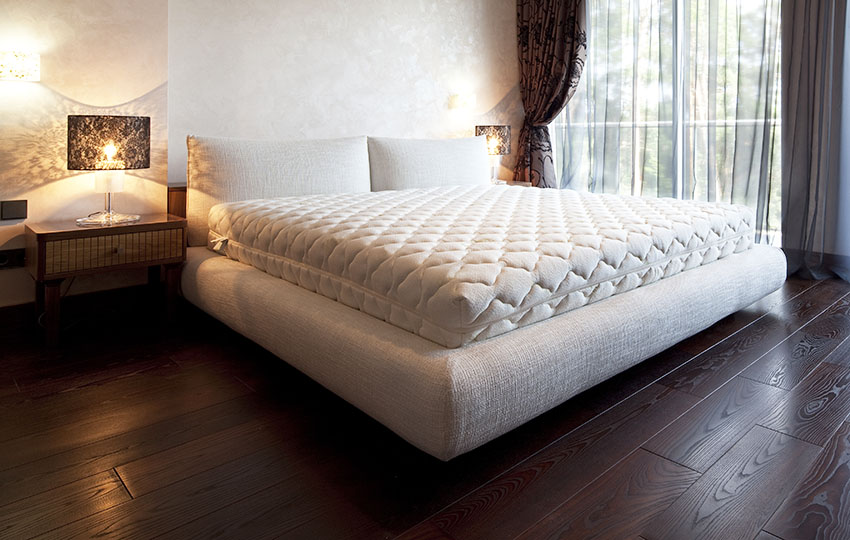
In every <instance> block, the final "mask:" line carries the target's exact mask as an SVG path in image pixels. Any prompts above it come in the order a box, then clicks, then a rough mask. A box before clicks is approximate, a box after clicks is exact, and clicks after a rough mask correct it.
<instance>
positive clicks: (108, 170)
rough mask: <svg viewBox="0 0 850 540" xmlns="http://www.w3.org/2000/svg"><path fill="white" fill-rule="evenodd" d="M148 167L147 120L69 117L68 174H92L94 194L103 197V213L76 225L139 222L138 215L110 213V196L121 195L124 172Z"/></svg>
mask: <svg viewBox="0 0 850 540" xmlns="http://www.w3.org/2000/svg"><path fill="white" fill-rule="evenodd" d="M150 166H151V119H150V117H148V116H94V115H71V116H69V117H68V170H69V171H95V179H94V184H95V192H97V193H104V194H105V195H104V199H105V200H104V206H105V209H104V211H102V212H95V213H93V214H90V215H88V216H86V217H82V218H79V219H78V220H77V225H79V226H81V227H85V226H110V225H116V224H119V223H132V222H134V221H138V220H139V216H138V215H135V214H119V213H117V212H114V211H113V210H112V194H113V193H118V192H121V191H124V171H125V170H131V169H147V168H148V167H150Z"/></svg>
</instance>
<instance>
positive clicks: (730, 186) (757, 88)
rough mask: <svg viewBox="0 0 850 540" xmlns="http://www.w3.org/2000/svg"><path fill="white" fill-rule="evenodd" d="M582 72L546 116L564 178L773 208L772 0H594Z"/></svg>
mask: <svg viewBox="0 0 850 540" xmlns="http://www.w3.org/2000/svg"><path fill="white" fill-rule="evenodd" d="M587 9H588V11H587V16H588V21H587V27H588V53H587V54H588V56H587V61H586V65H585V68H584V72H583V74H582V82H581V84H580V86H579V89H578V90H577V91H576V94H575V95H574V96H573V98H572V99H571V100H570V102H569V104H568V105H567V107H566V109H565V110H564V111H563V112H562V113H561V114H560V115H559V116H558V118H557V119H556V120H555V121H554V122H553V123H552V124H551V125H550V132H551V134H552V143H553V150H554V152H553V153H554V156H555V169H556V171H557V172H558V174H559V175H560V178H559V181H560V185H561V187H567V188H572V189H578V190H588V191H594V192H605V193H625V194H634V195H642V196H658V197H680V198H688V199H696V200H707V201H726V202H733V203H738V204H745V205H748V206H750V207H752V208H753V209H754V210H755V212H756V217H757V227H758V233H759V234H760V236H762V238H763V239H765V240H770V239H771V237H772V236H774V233H775V231H776V230H777V229H778V228H779V217H780V216H779V212H780V202H779V194H780V184H781V159H780V155H781V152H780V129H781V124H780V121H779V117H780V95H779V92H780V85H779V76H780V57H781V55H780V39H779V29H780V2H779V0H589V2H588V7H587Z"/></svg>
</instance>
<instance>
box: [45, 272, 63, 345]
mask: <svg viewBox="0 0 850 540" xmlns="http://www.w3.org/2000/svg"><path fill="white" fill-rule="evenodd" d="M61 285H62V280H61V279H52V280H50V281H45V282H43V284H42V288H43V291H44V292H43V303H44V327H45V328H46V329H47V342H48V343H50V344H51V345H55V344H56V343H58V342H59V303H60V301H61V299H62V295H61V294H60V290H61Z"/></svg>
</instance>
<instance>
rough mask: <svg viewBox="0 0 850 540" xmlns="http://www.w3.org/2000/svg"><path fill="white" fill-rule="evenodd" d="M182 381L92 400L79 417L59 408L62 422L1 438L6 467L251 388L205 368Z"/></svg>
mask: <svg viewBox="0 0 850 540" xmlns="http://www.w3.org/2000/svg"><path fill="white" fill-rule="evenodd" d="M176 380H177V381H179V382H176V383H175V384H173V385H172V384H165V385H161V386H155V387H152V388H147V389H139V390H138V392H136V393H134V394H132V395H131V396H129V397H127V399H126V400H125V399H123V398H124V397H125V396H121V395H118V396H112V399H111V400H110V399H108V398H106V399H107V401H106V402H105V403H104V402H95V403H90V404H89V405H90V406H89V407H88V408H87V409H80V410H78V412H77V413H76V414H73V415H71V414H66V413H64V411H57V417H58V418H59V419H61V421H60V420H58V419H48V420H46V421H45V422H44V424H42V425H43V426H49V427H45V428H44V429H40V430H34V429H27V430H26V431H28V432H29V434H27V435H24V436H21V437H17V438H15V439H10V440H6V441H3V442H0V467H4V468H12V467H17V466H19V465H23V464H25V463H28V462H30V461H35V460H38V459H41V458H44V457H47V456H49V455H51V454H56V453H60V452H64V451H66V450H71V449H73V448H75V447H78V446H82V445H85V444H88V443H91V442H94V441H97V440H99V439H105V438H107V437H111V436H114V435H118V434H120V433H123V432H125V431H131V430H134V429H138V428H140V427H142V426H143V425H144V424H147V423H149V424H153V423H156V422H160V421H162V420H165V419H168V418H170V417H172V416H176V415H180V414H185V413H187V412H190V411H192V410H197V409H202V408H204V407H208V406H210V405H213V404H215V403H220V402H223V401H228V400H230V399H233V398H236V397H239V396H242V395H245V394H247V393H249V392H250V390H249V389H248V388H246V387H245V386H244V385H242V384H240V383H239V382H238V381H237V380H235V379H232V378H224V377H219V376H215V375H213V376H210V375H209V374H205V373H201V372H198V373H195V374H187V373H181V374H180V375H179V376H177V379H176ZM139 384H140V385H141V384H142V383H141V382H140V383H139ZM39 419H40V420H41V419H42V417H41V416H39Z"/></svg>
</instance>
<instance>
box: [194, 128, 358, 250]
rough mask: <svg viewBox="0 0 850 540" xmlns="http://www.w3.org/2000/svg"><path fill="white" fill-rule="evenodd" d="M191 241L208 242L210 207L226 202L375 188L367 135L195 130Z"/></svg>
mask: <svg viewBox="0 0 850 540" xmlns="http://www.w3.org/2000/svg"><path fill="white" fill-rule="evenodd" d="M186 143H187V146H188V150H189V161H188V170H187V178H188V194H187V214H186V215H187V217H188V220H189V245H190V246H204V245H206V243H207V219H208V214H209V211H210V208H212V207H213V206H214V205H216V204H218V203H221V202H230V201H240V200H246V199H261V198H268V197H284V196H288V195H313V194H317V193H354V192H362V191H369V154H368V150H367V146H366V137H352V138H346V139H328V140H307V141H253V140H239V139H220V138H213V137H195V136H191V135H190V136H189V137H187V139H186Z"/></svg>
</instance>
